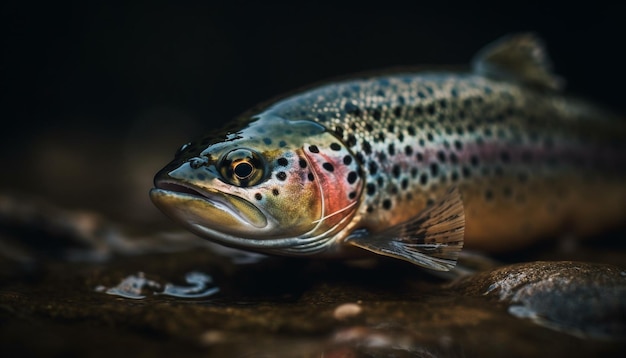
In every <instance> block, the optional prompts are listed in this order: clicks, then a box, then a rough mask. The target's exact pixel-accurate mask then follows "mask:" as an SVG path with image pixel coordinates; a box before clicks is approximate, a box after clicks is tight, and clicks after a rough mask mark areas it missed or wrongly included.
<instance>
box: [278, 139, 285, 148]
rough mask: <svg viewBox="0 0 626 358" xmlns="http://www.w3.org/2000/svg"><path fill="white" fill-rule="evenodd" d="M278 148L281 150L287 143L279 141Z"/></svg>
mask: <svg viewBox="0 0 626 358" xmlns="http://www.w3.org/2000/svg"><path fill="white" fill-rule="evenodd" d="M278 146H279V147H281V148H284V147H286V146H287V142H285V141H284V140H281V141H280V142H278Z"/></svg>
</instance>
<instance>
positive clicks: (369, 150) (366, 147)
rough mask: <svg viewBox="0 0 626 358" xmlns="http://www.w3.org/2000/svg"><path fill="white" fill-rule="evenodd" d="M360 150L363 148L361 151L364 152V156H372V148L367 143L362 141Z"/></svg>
mask: <svg viewBox="0 0 626 358" xmlns="http://www.w3.org/2000/svg"><path fill="white" fill-rule="evenodd" d="M361 148H363V151H364V152H365V154H367V155H370V154H372V146H371V145H370V143H369V142H368V141H366V140H364V141H363V143H362V144H361Z"/></svg>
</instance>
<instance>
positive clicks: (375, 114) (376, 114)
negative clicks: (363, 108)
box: [372, 108, 382, 121]
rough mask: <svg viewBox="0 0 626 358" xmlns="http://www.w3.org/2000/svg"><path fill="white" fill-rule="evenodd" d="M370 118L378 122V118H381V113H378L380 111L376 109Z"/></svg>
mask: <svg viewBox="0 0 626 358" xmlns="http://www.w3.org/2000/svg"><path fill="white" fill-rule="evenodd" d="M372 117H374V120H375V121H380V118H381V117H382V113H381V111H380V109H378V108H376V109H374V110H373V111H372Z"/></svg>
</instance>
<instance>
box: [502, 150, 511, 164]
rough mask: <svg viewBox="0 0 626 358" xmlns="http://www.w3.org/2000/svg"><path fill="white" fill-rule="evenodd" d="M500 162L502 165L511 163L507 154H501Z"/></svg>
mask: <svg viewBox="0 0 626 358" xmlns="http://www.w3.org/2000/svg"><path fill="white" fill-rule="evenodd" d="M500 160H502V162H503V163H508V162H510V161H511V155H510V154H509V152H501V153H500Z"/></svg>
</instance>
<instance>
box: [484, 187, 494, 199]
mask: <svg viewBox="0 0 626 358" xmlns="http://www.w3.org/2000/svg"><path fill="white" fill-rule="evenodd" d="M492 199H493V191H491V189H487V190H485V200H487V201H491V200H492Z"/></svg>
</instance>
